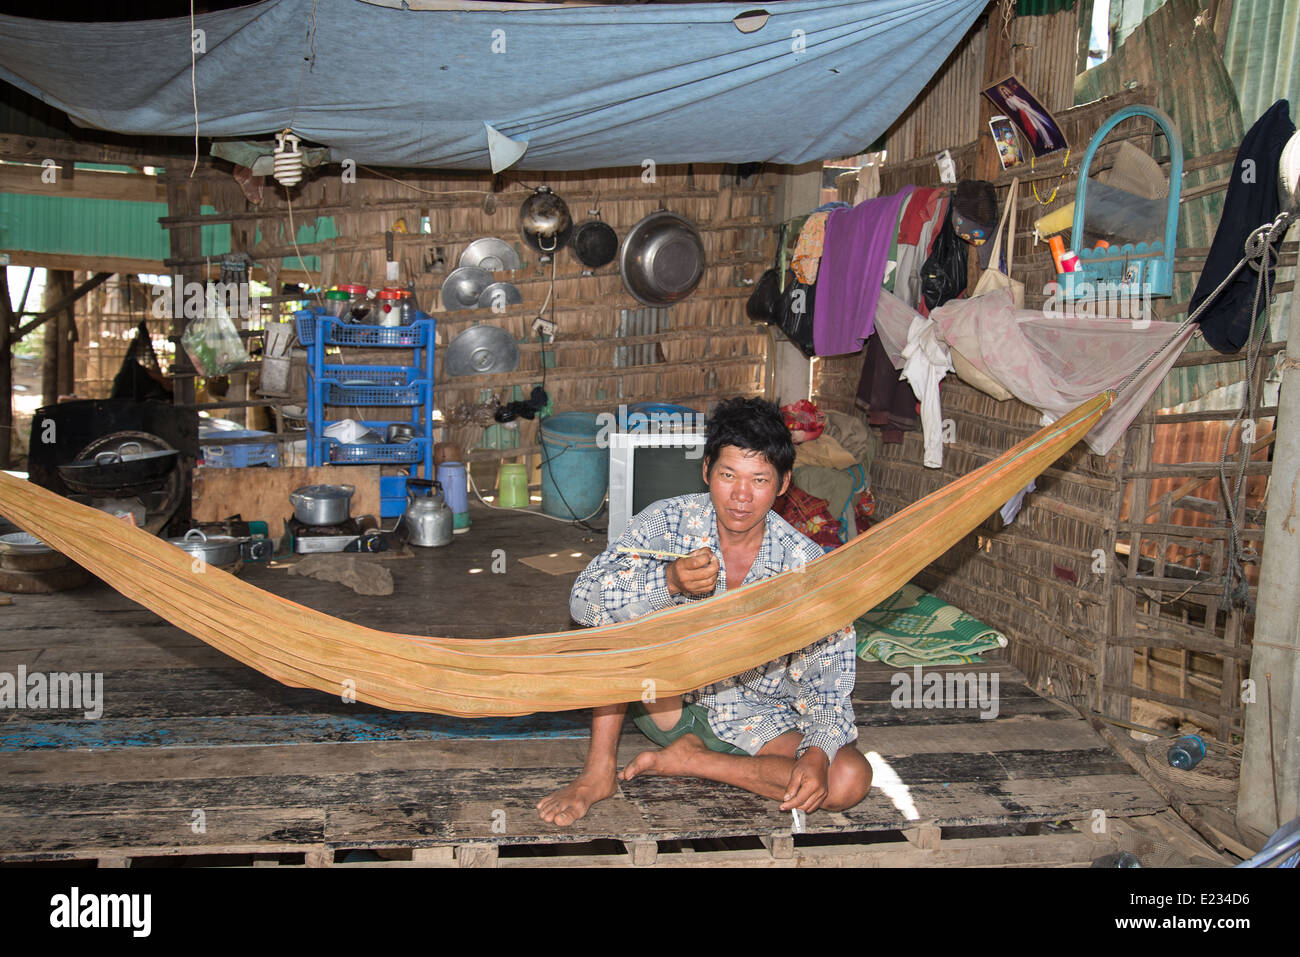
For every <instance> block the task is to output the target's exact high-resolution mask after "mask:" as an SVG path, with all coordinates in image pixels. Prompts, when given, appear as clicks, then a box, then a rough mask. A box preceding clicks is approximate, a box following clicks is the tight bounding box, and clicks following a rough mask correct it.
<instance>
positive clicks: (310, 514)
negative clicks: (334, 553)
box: [289, 485, 357, 525]
mask: <svg viewBox="0 0 1300 957" xmlns="http://www.w3.org/2000/svg"><path fill="white" fill-rule="evenodd" d="M356 490H357V489H356V486H354V485H304V486H303V487H302V488H297V489H294V490H293V491H292V492H290V493H289V501H290V502H291V503H292V504H293V517H294V518H296V519H297V520H298V521H300V522H302V523H303V524H304V525H340V524H342V523H343V522H346V521H347V520H348V518H349V517H350V516H351V514H352V493H353V492H355V491H356Z"/></svg>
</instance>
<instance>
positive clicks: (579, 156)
mask: <svg viewBox="0 0 1300 957" xmlns="http://www.w3.org/2000/svg"><path fill="white" fill-rule="evenodd" d="M986 2H987V0H857V2H846V0H838V2H837V0H798V2H791V3H773V4H770V5H769V6H768V7H767V8H766V9H767V10H768V12H769V13H770V15H771V16H770V19H769V20H768V21H767V23H766V24H765V25H764V26H763V27H762V28H761V29H759V30H758V31H757V32H754V33H749V34H745V33H741V32H740V31H739V30H738V29H737V28H736V26H735V25H734V24H733V23H732V22H731V21H732V19H733V18H734V17H735V16H736V15H737V14H738V13H740V12H742V11H746V10H752V9H755V8H756V7H761V6H762V5H761V4H758V3H751V4H724V3H719V4H681V5H638V6H589V7H564V8H548V9H529V8H528V7H527V6H524V5H521V8H520V9H517V10H507V11H503V10H500V9H486V10H474V11H472V12H471V11H465V10H409V9H408V10H401V9H392V8H388V7H382V6H376V5H373V4H368V3H364V2H361V0H316V2H315V4H314V6H313V2H312V0H266V2H264V3H260V4H256V5H254V6H250V7H244V8H241V9H237V10H227V11H223V12H219V13H212V14H206V15H202V16H199V17H197V18H196V19H195V26H196V27H197V28H198V29H201V30H202V31H203V38H202V39H203V45H204V48H205V52H203V53H201V54H198V55H197V57H196V64H195V85H196V88H197V95H198V127H199V133H200V135H202V136H205V137H253V136H264V135H266V134H270V133H274V132H276V131H278V130H281V129H283V128H285V127H287V126H291V127H292V128H293V129H294V130H295V132H297V133H298V134H299V135H300V136H302V137H303V138H304V139H306V140H308V141H310V142H314V143H319V144H322V145H326V146H329V147H330V148H331V150H332V158H333V159H334V160H335V161H342V160H344V159H349V158H350V159H353V160H355V161H357V162H358V163H368V164H378V165H387V166H399V167H436V168H452V169H454V168H460V169H486V168H488V165H489V164H488V153H487V138H486V132H485V129H484V123H489V124H491V125H492V126H493V127H495V128H496V129H498V130H500V131H501V132H502V133H504V134H506V135H507V136H510V137H512V138H515V139H518V140H525V141H528V142H529V144H530V145H529V148H528V151H527V153H526V154H525V155H524V158H523V159H522V161H520V163H519V164H518V166H517V168H521V169H545V170H564V169H593V168H604V167H612V166H639V165H641V164H642V162H643V161H644V160H646V159H653V160H654V161H655V162H656V163H660V164H663V163H684V162H697V163H704V162H732V163H740V162H753V161H769V162H775V163H805V162H809V161H813V160H821V159H829V158H834V157H837V156H845V155H852V154H854V153H857V152H859V151H861V150H862V149H864V148H865V147H866V146H867V144H869V143H871V142H872V141H873V140H875V139H876V138H877V137H878V136H879V135H880V134H881V133H883V132H884V131H885V130H886V129H887V128H888V127H889V125H890V124H891V123H892V122H893V121H894V120H895V119H896V118H897V117H898V116H899V115H900V114H901V113H902V112H903V110H904V109H906V107H907V106H908V104H910V103H911V101H912V100H913V99H914V98H915V97H916V95H917V94H918V93H919V92H920V91H921V89H922V88H923V87H924V86H925V84H926V82H927V81H928V80H929V79H930V77H931V76H932V75H933V74H934V72H935V71H936V70H938V68H939V67H940V66H941V65H942V63H943V62H944V60H945V59H946V58H947V57H948V54H949V53H950V52H951V51H952V49H953V48H954V47H955V46H956V44H957V43H958V41H960V40H961V38H962V36H964V35H965V33H966V32H967V30H968V29H969V27H970V25H971V24H972V23H973V22H974V20H975V18H976V17H977V16H978V15H979V13H980V11H981V10H982V9H983V8H984V6H985V5H986ZM313 51H314V59H310V62H309V59H305V58H304V57H306V58H311V57H312V54H313ZM190 53H191V40H190V21H189V19H188V18H183V19H180V18H178V19H172V20H149V21H142V22H135V23H90V24H87V23H52V22H47V21H37V20H29V19H23V18H17V17H7V16H0V78H3V79H5V80H8V81H9V82H10V83H13V84H14V85H15V86H18V87H19V88H21V89H23V90H26V91H27V92H28V93H31V94H33V95H35V96H37V97H39V98H40V99H42V100H44V101H45V102H47V103H50V104H51V105H53V106H55V107H57V108H59V109H61V110H64V111H65V112H67V113H68V115H69V116H71V117H72V118H73V119H74V120H75V121H76V122H77V123H79V124H81V125H83V126H88V127H95V128H100V129H105V130H112V131H115V132H118V133H125V134H139V135H145V134H150V135H164V136H190V137H192V136H193V135H194V93H193V91H192V89H191V73H190ZM978 108H979V105H978V104H977V103H972V104H971V109H978Z"/></svg>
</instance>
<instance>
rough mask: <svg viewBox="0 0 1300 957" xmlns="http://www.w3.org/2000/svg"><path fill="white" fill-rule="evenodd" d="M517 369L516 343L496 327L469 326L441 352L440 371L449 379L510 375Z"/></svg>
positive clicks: (517, 351)
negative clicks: (453, 377) (499, 373)
mask: <svg viewBox="0 0 1300 957" xmlns="http://www.w3.org/2000/svg"><path fill="white" fill-rule="evenodd" d="M518 367H519V344H518V343H517V342H515V340H514V337H513V336H511V335H510V333H508V332H506V331H505V330H504V329H501V328H499V327H497V326H471V327H470V328H469V329H466V330H465V331H464V332H462V333H461V334H460V335H458V336H457V337H456V338H455V339H453V340H451V344H450V345H448V346H447V348H446V350H445V352H444V353H443V371H444V372H445V373H446V374H447V375H449V376H459V375H487V374H488V373H492V372H513V371H514V370H515V369H517V368H518Z"/></svg>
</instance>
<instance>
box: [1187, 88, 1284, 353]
mask: <svg viewBox="0 0 1300 957" xmlns="http://www.w3.org/2000/svg"><path fill="white" fill-rule="evenodd" d="M1294 132H1295V124H1294V123H1292V122H1291V110H1290V104H1288V103H1287V101H1286V100H1278V101H1277V102H1276V103H1274V104H1273V105H1272V106H1271V107H1269V109H1268V112H1267V113H1265V114H1264V115H1263V116H1261V117H1260V118H1259V119H1258V120H1257V121H1256V123H1255V125H1254V126H1252V127H1251V128H1250V132H1248V133H1247V134H1246V135H1245V137H1244V138H1243V139H1242V141H1241V147H1240V148H1239V149H1238V150H1237V159H1236V161H1235V162H1234V163H1233V165H1232V179H1231V181H1230V182H1229V184H1228V195H1227V198H1226V199H1225V200H1224V202H1223V216H1222V218H1220V220H1219V228H1218V229H1217V230H1216V231H1215V233H1214V242H1213V243H1211V244H1210V253H1209V255H1208V256H1207V257H1206V259H1205V269H1204V270H1202V272H1201V278H1200V279H1199V280H1198V281H1197V283H1196V292H1194V293H1193V294H1192V299H1191V302H1190V303H1189V304H1188V310H1189V311H1191V312H1194V311H1195V310H1196V307H1197V306H1199V305H1200V304H1201V303H1202V302H1204V301H1205V300H1206V299H1208V298H1209V296H1210V293H1212V292H1213V291H1214V289H1215V287H1216V286H1218V285H1219V283H1221V282H1223V280H1224V277H1225V276H1227V275H1228V273H1230V272H1231V271H1232V267H1233V266H1235V265H1237V262H1238V261H1239V260H1240V259H1241V257H1242V255H1243V253H1244V251H1245V244H1246V237H1247V236H1249V235H1250V234H1251V232H1252V231H1253V230H1255V229H1256V228H1257V227H1259V226H1262V225H1264V224H1265V223H1269V222H1272V221H1273V220H1274V219H1275V218H1276V217H1277V214H1278V211H1279V202H1278V194H1277V170H1278V161H1279V159H1280V158H1281V156H1282V148H1283V147H1284V146H1286V142H1287V140H1289V139H1290V138H1291V135H1292V134H1293V133H1294ZM1272 271H1273V270H1272V269H1271V268H1270V269H1269V272H1270V275H1271V274H1272ZM1258 281H1259V274H1258V273H1256V272H1255V271H1254V270H1252V269H1242V271H1241V272H1239V273H1237V275H1236V276H1235V277H1233V280H1232V282H1230V283H1229V284H1228V285H1227V286H1226V287H1225V288H1224V290H1223V292H1222V293H1220V294H1219V298H1218V299H1216V300H1215V301H1214V302H1212V303H1210V305H1209V306H1208V307H1207V308H1206V310H1205V312H1204V313H1202V314H1201V317H1200V319H1199V320H1198V321H1199V323H1200V326H1201V332H1202V334H1204V336H1205V341H1206V342H1208V343H1209V344H1210V345H1212V346H1213V347H1214V348H1215V349H1217V350H1218V351H1219V352H1223V353H1233V352H1238V351H1240V349H1241V347H1242V346H1243V345H1245V344H1246V340H1247V339H1249V338H1250V331H1251V329H1252V328H1253V327H1254V325H1255V320H1256V319H1258V318H1259V314H1258V312H1254V311H1253V310H1254V302H1255V286H1256V283H1257V282H1258ZM1260 305H1261V307H1262V306H1263V305H1264V303H1260Z"/></svg>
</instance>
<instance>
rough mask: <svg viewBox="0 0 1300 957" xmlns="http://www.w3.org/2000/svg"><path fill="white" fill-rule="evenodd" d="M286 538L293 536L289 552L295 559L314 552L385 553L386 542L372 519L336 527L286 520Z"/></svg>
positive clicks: (360, 519)
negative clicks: (287, 523) (294, 555)
mask: <svg viewBox="0 0 1300 957" xmlns="http://www.w3.org/2000/svg"><path fill="white" fill-rule="evenodd" d="M289 534H290V535H292V536H293V550H294V551H295V552H296V553H297V554H299V555H308V554H312V553H315V552H382V551H385V550H387V548H388V542H387V539H385V538H384V537H383V535H382V534H381V533H380V531H379V523H378V522H377V521H375V518H374V516H373V515H362V516H360V517H359V518H349V519H348V520H347V521H346V522H342V523H340V524H338V525H308V524H306V523H305V522H300V521H298V519H296V518H291V519H289Z"/></svg>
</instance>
